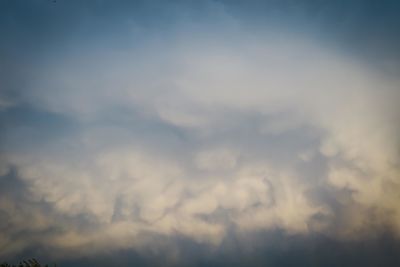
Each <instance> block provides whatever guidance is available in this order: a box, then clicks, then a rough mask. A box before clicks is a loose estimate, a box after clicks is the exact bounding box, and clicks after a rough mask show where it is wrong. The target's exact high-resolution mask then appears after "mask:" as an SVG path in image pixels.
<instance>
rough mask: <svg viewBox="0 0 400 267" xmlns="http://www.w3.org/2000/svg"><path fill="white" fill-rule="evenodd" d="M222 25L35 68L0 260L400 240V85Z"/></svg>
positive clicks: (274, 37) (8, 160)
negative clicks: (387, 233) (300, 237)
mask: <svg viewBox="0 0 400 267" xmlns="http://www.w3.org/2000/svg"><path fill="white" fill-rule="evenodd" d="M218 12H220V11H218ZM218 14H219V13H218ZM223 21H224V22H223V24H222V26H223V27H225V28H227V29H228V30H227V31H226V32H224V33H221V34H220V36H219V35H217V33H218V30H219V29H218V30H216V31H208V26H207V27H206V28H207V31H205V29H202V28H201V27H200V29H197V31H196V30H193V29H191V30H190V31H189V32H190V33H188V32H187V28H179V29H180V30H177V32H176V33H174V35H173V36H174V37H173V38H161V40H160V39H158V38H149V39H147V40H146V42H143V44H137V45H135V47H133V48H123V49H115V48H114V47H106V48H104V47H101V46H100V47H99V46H98V45H96V44H94V43H90V42H89V41H87V40H86V42H89V44H93V47H94V48H95V49H93V48H92V46H90V45H82V44H79V45H76V47H75V46H73V47H72V48H68V49H66V48H65V50H64V51H63V53H59V54H56V56H54V54H50V55H49V56H47V57H44V58H43V59H42V60H41V61H36V62H35V68H32V69H30V70H29V75H27V76H26V79H27V80H28V81H27V82H26V85H25V87H24V89H23V90H22V89H21V90H19V91H18V94H16V96H13V97H11V98H10V97H9V98H6V97H3V98H4V99H0V113H1V121H2V130H4V131H3V133H2V139H3V140H5V141H3V142H2V150H1V155H0V156H1V165H0V175H1V177H0V183H1V184H2V185H4V186H2V189H1V190H2V194H1V195H0V218H1V219H0V221H1V223H0V229H1V231H0V232H1V234H0V248H1V249H0V251H1V253H0V255H3V256H7V255H12V254H15V253H18V252H20V251H23V250H26V249H32V247H34V246H40V247H45V248H46V249H50V248H51V249H52V250H53V251H54V255H60V256H62V255H64V256H65V251H69V252H73V253H74V255H77V256H79V255H87V254H93V253H99V252H104V251H109V250H119V249H128V248H136V249H139V250H140V248H141V247H143V246H147V245H149V244H151V245H150V246H156V244H155V243H157V242H156V241H154V239H153V236H154V235H158V236H163V237H173V236H184V237H186V238H189V239H191V240H194V241H195V242H197V243H200V244H207V245H211V246H219V245H220V244H221V243H222V242H223V240H224V239H226V238H227V235H228V233H231V231H234V232H235V233H250V232H256V231H264V230H265V231H268V230H275V229H280V230H283V231H284V232H286V233H288V234H299V233H300V234H305V235H307V234H312V233H323V234H326V235H329V236H333V237H335V238H339V239H358V238H363V237H365V236H368V235H373V234H374V233H375V232H376V231H379V229H383V228H387V227H390V229H392V230H393V231H394V232H395V233H396V234H399V233H400V207H399V205H398V203H399V196H398V192H399V189H400V187H399V183H400V180H399V177H400V169H399V168H400V167H399V166H400V165H399V164H400V159H399V156H400V155H399V147H400V146H399V145H400V144H399V138H398V136H400V131H399V125H398V122H399V121H400V112H399V110H398V107H397V103H398V100H399V99H400V92H399V90H398V86H399V80H398V78H396V77H393V76H390V75H388V74H385V73H381V72H379V71H377V70H376V69H373V68H372V67H371V66H368V65H366V64H361V63H360V62H359V61H357V60H355V59H353V58H348V57H345V56H343V55H342V54H340V53H339V52H338V51H334V50H332V49H328V48H326V47H323V46H322V45H321V43H318V42H317V41H312V40H310V39H308V38H302V37H300V36H295V35H290V34H285V33H282V32H279V33H277V32H273V31H271V32H268V33H263V32H257V34H254V33H245V32H243V31H242V28H241V27H240V26H238V25H237V22H236V21H235V20H234V19H232V18H229V17H228V18H226V17H224V20H223ZM197 26H199V25H191V26H190V27H193V28H194V29H196V27H197ZM219 26H220V27H222V26H221V25H219ZM230 34H233V35H234V36H240V38H237V37H229V35H230ZM96 41H97V40H95V41H93V42H96ZM160 41H162V45H161V44H160ZM96 48H99V49H96ZM28 77H29V78H28ZM4 95H5V94H4ZM10 99H12V100H10Z"/></svg>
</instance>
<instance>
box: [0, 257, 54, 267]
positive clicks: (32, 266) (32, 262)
mask: <svg viewBox="0 0 400 267" xmlns="http://www.w3.org/2000/svg"><path fill="white" fill-rule="evenodd" d="M0 267H50V266H49V265H47V264H46V265H41V264H40V263H39V262H38V261H37V260H36V259H29V260H24V261H21V262H20V263H19V264H17V265H15V264H12V265H11V264H8V263H6V262H5V263H2V264H0ZM54 267H56V265H55V264H54Z"/></svg>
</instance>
